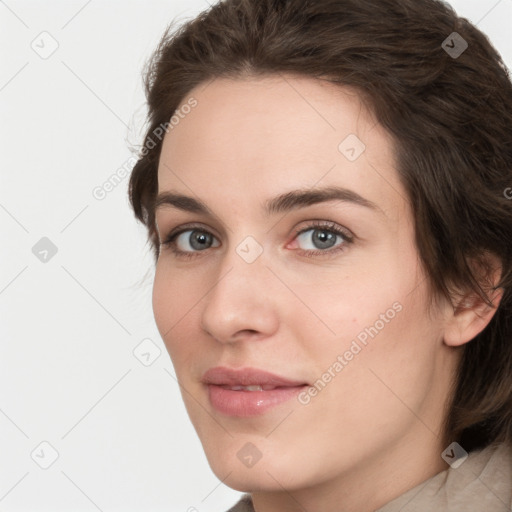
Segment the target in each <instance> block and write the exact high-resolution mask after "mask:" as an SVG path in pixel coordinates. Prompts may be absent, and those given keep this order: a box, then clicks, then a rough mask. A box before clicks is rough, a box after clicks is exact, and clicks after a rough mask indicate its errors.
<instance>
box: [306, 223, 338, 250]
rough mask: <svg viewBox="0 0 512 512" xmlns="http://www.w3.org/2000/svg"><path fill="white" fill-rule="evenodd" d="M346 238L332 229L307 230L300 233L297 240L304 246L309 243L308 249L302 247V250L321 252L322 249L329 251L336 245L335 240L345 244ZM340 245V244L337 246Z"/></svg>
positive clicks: (315, 228) (316, 228) (314, 228)
mask: <svg viewBox="0 0 512 512" xmlns="http://www.w3.org/2000/svg"><path fill="white" fill-rule="evenodd" d="M346 238H347V237H346V236H345V235H344V234H343V233H342V232H340V231H337V230H335V229H334V228H329V229H327V228H322V227H320V228H318V227H313V228H308V229H306V230H304V231H301V232H300V233H299V234H298V236H297V240H299V241H301V242H303V243H305V244H306V245H307V244H308V242H309V247H307V246H306V247H302V249H304V250H306V251H309V250H319V249H320V250H322V249H331V248H332V247H334V246H335V244H336V239H340V240H341V244H342V243H344V242H345V240H346ZM338 245H340V244H338Z"/></svg>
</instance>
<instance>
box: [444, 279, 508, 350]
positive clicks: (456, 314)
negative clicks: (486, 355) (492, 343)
mask: <svg viewBox="0 0 512 512" xmlns="http://www.w3.org/2000/svg"><path fill="white" fill-rule="evenodd" d="M502 297H503V288H496V289H495V290H493V291H492V293H490V294H489V299H490V301H491V302H492V306H489V305H488V304H486V303H485V301H483V300H482V298H481V297H479V296H476V295H469V296H466V297H464V298H463V299H462V300H461V301H460V302H459V304H458V305H457V307H455V308H454V309H453V312H452V313H451V315H450V318H449V319H448V320H447V323H446V326H445V332H444V342H445V343H446V344H447V345H449V346H452V347H458V346H461V345H464V343H467V342H468V341H471V340H472V339H473V338H475V337H476V336H477V335H478V334H479V333H481V332H482V331H483V330H484V329H485V328H486V327H487V325H488V324H489V322H490V321H491V320H492V317H493V316H494V314H495V313H496V309H497V308H498V306H499V304H500V301H501V298H502Z"/></svg>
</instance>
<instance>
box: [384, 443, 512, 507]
mask: <svg viewBox="0 0 512 512" xmlns="http://www.w3.org/2000/svg"><path fill="white" fill-rule="evenodd" d="M511 507H512V445H511V444H507V443H493V444H491V445H489V446H487V447H485V448H483V449H480V450H476V451H474V452H470V453H469V454H468V456H467V458H466V459H464V460H462V463H460V465H459V464H456V463H452V464H451V467H448V468H447V469H446V470H445V471H442V472H441V473H438V474H437V475H434V476H433V477H432V478H430V479H428V480H426V481H425V482H423V483H421V484H419V485H417V486H416V487H414V488H413V489H410V490H409V491H407V492H405V493H404V494H402V495H401V496H399V497H398V498H396V499H394V500H392V501H391V502H389V503H387V504H386V505H384V506H383V507H382V508H380V509H379V510H378V511H377V512H398V511H399V510H400V511H402V512H420V511H425V510H430V509H431V508H435V509H436V510H439V511H446V512H458V511H462V510H493V511H502V510H503V511H508V510H510V509H511Z"/></svg>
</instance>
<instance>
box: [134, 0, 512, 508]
mask: <svg viewBox="0 0 512 512" xmlns="http://www.w3.org/2000/svg"><path fill="white" fill-rule="evenodd" d="M146 85H147V97H148V106H149V118H148V119H149V127H148V131H147V134H146V139H145V145H144V149H143V151H142V153H141V156H140V159H139V160H138V162H137V164H136V166H135V168H134V170H133V173H132V176H131V180H130V201H131V204H132V206H133V209H134V212H135V215H136V217H137V218H138V219H139V220H140V221H142V222H143V223H144V224H145V225H146V226H147V228H148V235H149V240H150V242H151V244H152V247H153V250H154V255H155V262H156V273H155V280H154V288H153V310H154V314H155V319H156V323H157V326H158V329H159V331H160V334H161V336H162V339H163V340H164V342H165V344H166V347H167V349H168V352H169V355H170V357H171V359H172V361H173V364H174V367H175V369H176V375H177V377H178V380H179V382H180V386H181V389H182V396H183V399H184V402H185V405H186V408H187V411H188V414H189V416H190V419H191V421H192V423H193V425H194V427H195V429H196V431H197V433H198V436H199V438H200V440H201V442H202V445H203V448H204V450H205V453H206V456H207V458H208V461H209V464H210V466H211V468H212V470H213V471H214V473H215V474H216V475H217V477H218V478H219V479H221V480H222V481H223V482H224V483H225V484H226V485H228V486H230V487H232V488H234V489H237V490H240V491H244V492H247V494H246V495H244V497H243V498H242V499H241V500H240V502H239V503H238V504H236V505H235V506H234V508H232V509H231V510H232V511H236V512H241V511H254V510H255V511H256V512H274V511H281V512H282V511H298V510H304V511H308V512H315V511H323V512H329V511H337V512H339V511H344V512H348V511H358V512H368V511H373V510H379V511H381V512H391V511H398V510H402V511H412V510H478V511H480V510H486V511H487V510H493V511H494V510H510V507H511V505H512V448H511V444H512V274H511V263H512V255H511V252H512V201H511V200H510V194H507V190H510V188H509V187H511V186H512V142H511V137H510V134H511V133H512V84H511V82H510V80H509V77H508V75H507V72H506V68H505V66H504V65H503V63H502V61H501V58H500V56H499V55H498V53H497V52H496V50H495V49H494V48H493V47H492V46H491V44H490V43H489V41H488V40H487V39H486V37H485V36H484V35H483V34H482V33H481V32H480V31H478V30H477V29H476V28H475V27H474V26H473V25H471V24H470V23H469V22H468V21H466V20H464V19H461V18H458V17H457V16H456V14H455V13H454V12H453V11H452V10H451V9H450V7H448V6H447V5H446V4H444V3H441V2H439V1H437V0H315V1H307V0H259V1H258V2H254V1H252V0H226V1H223V2H220V3H218V4H216V5H214V6H212V7H211V8H210V9H208V10H207V11H206V12H204V13H203V14H201V15H200V16H198V17H197V18H196V19H195V20H192V21H191V22H189V23H187V24H185V25H184V26H183V27H182V28H180V29H179V30H178V31H176V32H174V33H171V32H170V31H167V32H166V34H165V35H164V37H163V38H162V41H161V43H160V45H159V47H158V49H157V51H156V52H155V54H154V56H153V59H152V61H151V65H150V67H149V69H148V73H147V82H146Z"/></svg>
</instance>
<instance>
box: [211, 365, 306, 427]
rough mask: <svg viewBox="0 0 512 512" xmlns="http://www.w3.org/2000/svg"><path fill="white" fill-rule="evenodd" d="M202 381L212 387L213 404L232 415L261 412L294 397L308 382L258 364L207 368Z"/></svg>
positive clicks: (251, 414) (222, 411)
mask: <svg viewBox="0 0 512 512" xmlns="http://www.w3.org/2000/svg"><path fill="white" fill-rule="evenodd" d="M202 382H203V383H204V384H205V386H206V387H207V389H208V398H209V400H210V403H211V405H212V406H213V407H214V408H215V409H216V410H217V411H218V412H220V413H222V414H225V415H228V416H239V417H248V416H257V415H260V414H264V413H265V412H267V411H268V410H270V409H272V408H274V407H276V406H278V405H280V404H282V403H284V402H286V401H288V400H290V399H291V398H293V397H294V396H296V395H297V394H298V393H300V391H302V390H303V389H304V388H305V387H307V386H308V384H307V383H306V382H304V381H298V380H291V379H287V378H285V377H281V376H280V375H276V374H273V373H269V372H267V371H264V370H259V369H257V368H249V367H246V368H238V369H234V368H226V367H221V366H218V367H215V368H210V369H209V370H208V371H206V372H205V374H204V375H203V378H202ZM257 385H259V386H266V387H269V386H273V387H274V389H269V390H261V391H247V390H238V391H235V390H231V389H226V386H231V387H233V386H257Z"/></svg>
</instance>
